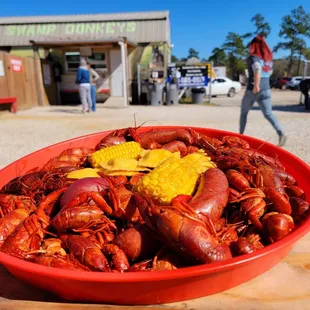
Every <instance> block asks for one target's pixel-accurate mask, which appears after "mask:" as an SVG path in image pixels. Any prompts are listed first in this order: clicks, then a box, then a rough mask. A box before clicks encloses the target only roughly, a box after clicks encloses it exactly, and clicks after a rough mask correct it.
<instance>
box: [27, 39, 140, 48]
mask: <svg viewBox="0 0 310 310" xmlns="http://www.w3.org/2000/svg"><path fill="white" fill-rule="evenodd" d="M119 41H122V42H126V43H127V44H128V45H129V46H131V47H136V46H137V43H135V42H132V41H128V40H127V39H126V38H111V39H100V40H75V41H72V40H69V41H64V40H60V41H49V40H46V41H32V40H31V41H30V43H31V44H32V45H36V46H39V47H46V48H61V47H65V46H89V45H90V46H95V45H103V46H104V45H105V44H109V43H118V42H119Z"/></svg>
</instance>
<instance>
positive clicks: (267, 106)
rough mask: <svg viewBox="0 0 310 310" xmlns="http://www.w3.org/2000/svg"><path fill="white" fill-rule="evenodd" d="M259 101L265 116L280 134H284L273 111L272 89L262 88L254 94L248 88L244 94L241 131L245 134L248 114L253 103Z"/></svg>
mask: <svg viewBox="0 0 310 310" xmlns="http://www.w3.org/2000/svg"><path fill="white" fill-rule="evenodd" d="M255 101H257V103H258V104H259V107H260V109H261V111H262V112H263V114H264V116H265V118H266V119H267V120H268V121H269V123H270V124H271V125H272V126H273V128H274V129H275V130H276V132H277V134H278V135H279V136H281V135H283V131H282V128H281V126H280V123H279V121H278V119H277V118H276V117H275V115H274V114H273V113H272V104H271V90H270V89H267V90H262V91H261V92H259V93H257V94H253V92H252V91H251V90H247V91H246V92H245V94H244V97H243V99H242V104H241V114H240V133H241V134H243V132H244V129H245V125H246V121H247V116H248V113H249V111H250V110H251V108H252V106H253V104H254V103H255Z"/></svg>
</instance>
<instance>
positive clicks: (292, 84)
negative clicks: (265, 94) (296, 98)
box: [287, 76, 310, 90]
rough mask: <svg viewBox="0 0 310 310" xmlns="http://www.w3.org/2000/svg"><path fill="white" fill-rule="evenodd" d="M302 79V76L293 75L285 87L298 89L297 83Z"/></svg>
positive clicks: (307, 77)
mask: <svg viewBox="0 0 310 310" xmlns="http://www.w3.org/2000/svg"><path fill="white" fill-rule="evenodd" d="M309 78H310V77H309V76H306V77H305V79H309ZM302 80H303V77H302V76H293V77H292V79H291V80H290V81H289V82H288V83H287V87H288V88H289V89H291V90H298V89H299V84H300V82H301V81H302Z"/></svg>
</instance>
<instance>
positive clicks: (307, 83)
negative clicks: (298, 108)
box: [299, 79, 310, 110]
mask: <svg viewBox="0 0 310 310" xmlns="http://www.w3.org/2000/svg"><path fill="white" fill-rule="evenodd" d="M299 89H300V91H301V93H302V94H303V95H304V98H305V101H304V104H305V109H306V110H309V109H310V104H309V91H310V79H306V80H302V81H301V82H300V84H299Z"/></svg>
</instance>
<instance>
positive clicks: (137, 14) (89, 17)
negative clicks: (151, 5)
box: [0, 11, 169, 25]
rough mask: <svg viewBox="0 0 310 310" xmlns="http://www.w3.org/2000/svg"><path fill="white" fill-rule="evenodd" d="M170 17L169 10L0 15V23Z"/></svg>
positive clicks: (72, 21)
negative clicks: (19, 15) (18, 15)
mask: <svg viewBox="0 0 310 310" xmlns="http://www.w3.org/2000/svg"><path fill="white" fill-rule="evenodd" d="M158 19H169V11H152V12H132V13H113V14H81V15H48V16H22V17H0V25H12V24H15V25H16V24H41V23H44V24H46V23H75V22H100V21H125V20H126V21H127V20H135V21H138V20H141V21H142V20H158Z"/></svg>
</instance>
